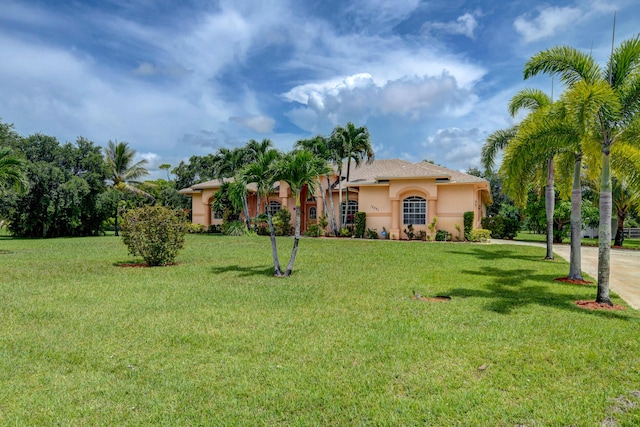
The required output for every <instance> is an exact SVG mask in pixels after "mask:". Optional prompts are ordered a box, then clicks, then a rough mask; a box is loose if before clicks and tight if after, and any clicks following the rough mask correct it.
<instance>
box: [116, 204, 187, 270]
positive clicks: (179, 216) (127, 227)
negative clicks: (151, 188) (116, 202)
mask: <svg viewBox="0 0 640 427" xmlns="http://www.w3.org/2000/svg"><path fill="white" fill-rule="evenodd" d="M188 228H189V223H188V222H187V221H186V214H185V213H184V211H179V210H172V209H168V208H166V207H164V206H144V207H141V208H137V209H132V210H130V211H128V212H127V213H125V215H124V217H123V221H122V241H123V242H124V244H125V245H127V247H128V248H129V253H130V254H131V255H134V256H138V255H139V256H141V257H142V258H143V259H144V260H145V261H146V263H147V264H148V265H150V266H159V265H167V264H169V263H172V262H173V261H174V260H175V258H176V256H177V255H178V251H179V250H180V249H182V248H183V246H184V235H185V234H186V233H187V230H188Z"/></svg>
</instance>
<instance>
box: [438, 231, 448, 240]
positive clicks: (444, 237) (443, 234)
mask: <svg viewBox="0 0 640 427" xmlns="http://www.w3.org/2000/svg"><path fill="white" fill-rule="evenodd" d="M449 240H451V233H449V232H448V231H447V230H438V231H437V232H436V241H438V242H447V241H449Z"/></svg>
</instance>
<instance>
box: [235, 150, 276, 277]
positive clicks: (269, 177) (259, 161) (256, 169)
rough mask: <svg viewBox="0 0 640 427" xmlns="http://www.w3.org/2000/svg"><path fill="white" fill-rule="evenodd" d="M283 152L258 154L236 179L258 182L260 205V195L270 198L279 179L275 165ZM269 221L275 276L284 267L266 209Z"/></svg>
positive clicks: (274, 151)
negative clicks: (281, 266)
mask: <svg viewBox="0 0 640 427" xmlns="http://www.w3.org/2000/svg"><path fill="white" fill-rule="evenodd" d="M280 157H281V154H280V152H279V151H278V150H276V149H273V148H272V149H269V150H267V151H265V152H264V153H262V154H260V155H258V157H257V158H256V160H255V161H254V162H252V163H249V164H247V165H245V166H244V167H243V168H242V169H240V171H239V172H238V174H237V175H236V180H237V181H238V182H240V183H242V184H243V185H244V186H245V187H246V185H247V184H249V183H252V182H254V183H256V184H257V187H258V206H260V197H261V196H262V197H263V198H264V199H265V200H268V198H269V195H270V194H271V192H272V191H273V185H274V184H275V183H276V182H277V181H278V176H277V175H276V170H275V168H274V166H275V165H276V164H277V162H278V160H279V159H280ZM265 211H266V214H267V222H268V224H269V236H270V239H271V255H272V256H273V274H274V276H278V277H279V276H282V269H281V268H280V260H279V259H278V248H277V246H276V232H275V229H274V228H273V218H272V216H271V211H270V210H269V209H266V205H265Z"/></svg>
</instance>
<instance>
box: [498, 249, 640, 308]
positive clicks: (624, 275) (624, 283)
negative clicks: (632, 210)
mask: <svg viewBox="0 0 640 427" xmlns="http://www.w3.org/2000/svg"><path fill="white" fill-rule="evenodd" d="M491 243H497V244H506V245H527V246H538V247H541V248H545V247H546V244H545V243H538V242H518V241H513V240H499V239H491ZM553 252H554V254H556V255H558V256H560V257H562V258H564V259H565V260H567V261H569V245H567V244H562V245H558V244H554V245H553ZM610 271H611V273H610V276H609V286H610V288H611V291H612V292H615V293H616V294H618V295H619V296H620V298H622V299H623V300H625V301H626V302H627V303H628V304H629V305H630V306H631V307H633V308H635V309H636V310H640V251H634V250H628V249H611V270H610ZM582 272H583V273H588V274H589V275H590V276H591V277H593V278H594V279H597V278H598V248H597V247H593V246H583V247H582Z"/></svg>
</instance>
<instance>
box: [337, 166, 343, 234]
mask: <svg viewBox="0 0 640 427" xmlns="http://www.w3.org/2000/svg"><path fill="white" fill-rule="evenodd" d="M338 218H340V222H339V223H338V228H339V229H340V228H342V226H343V225H344V221H343V220H342V168H339V169H338Z"/></svg>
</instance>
